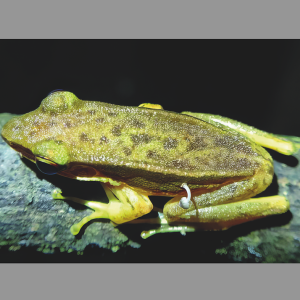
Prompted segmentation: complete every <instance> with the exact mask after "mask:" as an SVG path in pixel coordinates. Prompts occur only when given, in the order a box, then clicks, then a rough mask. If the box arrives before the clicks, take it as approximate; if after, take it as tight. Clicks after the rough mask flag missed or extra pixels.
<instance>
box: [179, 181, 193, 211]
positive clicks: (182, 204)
mask: <svg viewBox="0 0 300 300" xmlns="http://www.w3.org/2000/svg"><path fill="white" fill-rule="evenodd" d="M181 187H183V188H184V189H185V190H186V192H187V197H182V198H181V199H180V201H179V206H180V207H182V208H184V209H188V208H189V207H190V201H191V190H190V188H189V187H188V185H187V184H186V183H183V184H182V185H181Z"/></svg>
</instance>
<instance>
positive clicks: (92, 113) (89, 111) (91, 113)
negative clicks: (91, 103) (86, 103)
mask: <svg viewBox="0 0 300 300" xmlns="http://www.w3.org/2000/svg"><path fill="white" fill-rule="evenodd" d="M88 113H89V114H90V115H94V114H95V113H96V111H95V110H94V109H90V110H88Z"/></svg>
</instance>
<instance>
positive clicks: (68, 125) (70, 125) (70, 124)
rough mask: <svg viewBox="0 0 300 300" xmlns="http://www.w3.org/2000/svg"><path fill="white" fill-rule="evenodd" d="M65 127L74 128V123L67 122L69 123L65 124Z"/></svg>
mask: <svg viewBox="0 0 300 300" xmlns="http://www.w3.org/2000/svg"><path fill="white" fill-rule="evenodd" d="M64 127H66V128H70V127H72V123H71V122H69V121H67V122H65V123H64Z"/></svg>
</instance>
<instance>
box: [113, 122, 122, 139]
mask: <svg viewBox="0 0 300 300" xmlns="http://www.w3.org/2000/svg"><path fill="white" fill-rule="evenodd" d="M111 133H112V135H114V136H120V135H121V134H122V133H121V126H120V125H116V126H115V127H114V128H113V129H112V130H111Z"/></svg>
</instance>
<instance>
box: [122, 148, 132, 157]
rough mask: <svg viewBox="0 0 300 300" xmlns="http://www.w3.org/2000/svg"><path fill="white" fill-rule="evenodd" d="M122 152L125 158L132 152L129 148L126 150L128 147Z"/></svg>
mask: <svg viewBox="0 0 300 300" xmlns="http://www.w3.org/2000/svg"><path fill="white" fill-rule="evenodd" d="M123 151H124V153H125V155H126V156H129V155H131V153H132V150H131V149H130V148H128V147H126V148H124V149H123Z"/></svg>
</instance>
